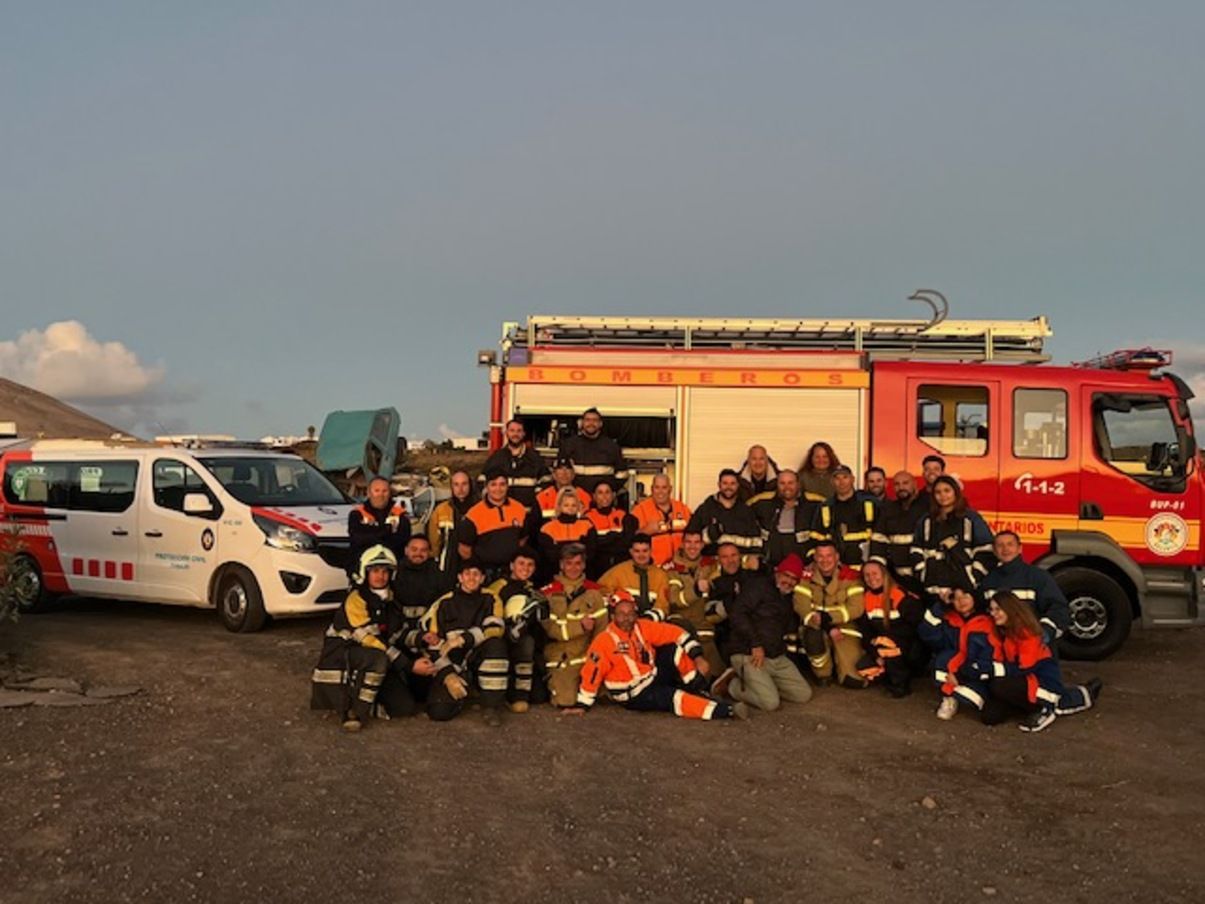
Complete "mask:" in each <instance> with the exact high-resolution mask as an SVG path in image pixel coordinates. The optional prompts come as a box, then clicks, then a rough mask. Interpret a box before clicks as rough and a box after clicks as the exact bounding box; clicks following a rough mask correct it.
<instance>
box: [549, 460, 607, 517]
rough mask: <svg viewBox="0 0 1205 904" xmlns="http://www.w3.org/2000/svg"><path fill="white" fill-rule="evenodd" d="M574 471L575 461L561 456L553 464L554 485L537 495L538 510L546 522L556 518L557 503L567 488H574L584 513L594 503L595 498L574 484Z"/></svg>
mask: <svg viewBox="0 0 1205 904" xmlns="http://www.w3.org/2000/svg"><path fill="white" fill-rule="evenodd" d="M573 478H574V470H573V459H571V458H565V457H564V456H561V457H559V458H557V460H556V461H554V462H553V463H552V484H551V485H550V486H546V487H544V489H542V490H540V492H539V493H537V494H536V508H538V509H539V510H540V517H541V518H542V519H543V520H545V521H550V520H551V519H553V518H555V517H556V501H557V499H559V498H560V496H561V490H563V489H565V487H573V489H574V490H575V491H576V492H577V498H578V501H579V502H580V503H581V505H582V511H583V512H584V511H586V510H587V509H589V508H590V505H591V503H592V502H593V501H594V500H593V497H591V495H590V494H589V493H587V492H586V491H585V490H583V489H582V488H581V487H579V486H577V485H576V484H575V483H574V482H573Z"/></svg>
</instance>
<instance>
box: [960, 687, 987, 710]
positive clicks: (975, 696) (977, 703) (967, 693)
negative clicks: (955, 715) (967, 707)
mask: <svg viewBox="0 0 1205 904" xmlns="http://www.w3.org/2000/svg"><path fill="white" fill-rule="evenodd" d="M954 693H956V694H957V695H958V696H959V697H962V699H964V700H966V701H968V702H969V703H971V704H972V705H973V706H974V707H975V709H983V695H982V694H980V693H978V692H977V691H973V690H971V689H970V688H969V687H967V686H966V685H965V684H960V685H958V686H957V687H956V688H954Z"/></svg>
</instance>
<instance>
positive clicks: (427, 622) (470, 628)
mask: <svg viewBox="0 0 1205 904" xmlns="http://www.w3.org/2000/svg"><path fill="white" fill-rule="evenodd" d="M420 626H421V628H422V633H423V634H435V635H437V636H438V637H439V639H440V640H441V641H445V640H449V639H451V638H453V637H459V638H460V639H461V640H462V641H463V643H464V645H463V646H461V647H460V648H458V649H456V650H453V651H451V652H445V653H441V652H439V649H438V648H437V647H431V648H430V649H428V650H424V652H429V653H430V654H431V658H432V659H434V660H435V667H436V669H443V668H446V667H447V666H449V665H451V666H455V667H456V668H458V669H460V668H462V667H463V664H464V660H465V658H466V657H467V656H468V654H469V653H470V652H471V651H472V650H473V648H474V647H479V646H481V645H482V644H483V643H485V641H487V640H489V639H490V638H492V637H497V638H501V637H502V636H503V634H504V633H505V629H506V625H505V622H504V620H503V615H502V601H501V600H500V599H498V597H497V596H495V595H494V594H493V593H490V592H488V591H485V590H478V591H477V592H475V593H466V592H465V591H464V590H461V589H460V588H459V587H458V588H456V589H455V590H452V591H450V592H448V593H445V594H444V595H443V596H441V597H440V598H439V599H437V600H436V601H435V602H434V603H432V604H431V608H430V609H428V610H427V614H426V615H424V616H423V617H422V619H421V621H420ZM421 644H422V641H421V637H420V645H421ZM423 646H425V645H423Z"/></svg>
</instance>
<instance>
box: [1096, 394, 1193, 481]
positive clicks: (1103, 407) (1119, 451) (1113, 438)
mask: <svg viewBox="0 0 1205 904" xmlns="http://www.w3.org/2000/svg"><path fill="white" fill-rule="evenodd" d="M1092 433H1093V436H1094V438H1095V442H1096V451H1097V453H1098V454H1099V455H1100V457H1101V459H1103V460H1104V461H1106V462H1108V463H1109V464H1110V465H1111V466H1112V467H1113V468H1115V469H1116V470H1118V471H1120V472H1121V473H1122V474H1125V475H1126V476H1127V477H1132V478H1133V479H1134V480H1137V481H1138V482H1139V483H1142V484H1145V485H1146V486H1149V487H1151V488H1152V489H1155V490H1159V491H1161V492H1165V493H1178V492H1183V491H1184V488H1185V483H1186V481H1185V477H1186V472H1187V468H1186V465H1185V462H1184V461H1183V458H1184V456H1183V454H1182V452H1181V448H1180V436H1179V433H1178V432H1177V430H1176V424H1175V421H1174V420H1172V413H1171V409H1170V408H1169V407H1168V405H1167V399H1165V398H1163V397H1162V396H1139V395H1116V394H1112V393H1099V394H1097V395H1094V396H1093V397H1092Z"/></svg>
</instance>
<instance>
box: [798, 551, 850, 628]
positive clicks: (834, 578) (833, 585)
mask: <svg viewBox="0 0 1205 904" xmlns="http://www.w3.org/2000/svg"><path fill="white" fill-rule="evenodd" d="M795 612H796V614H797V615H798V616H799V621H800V625H801V626H802V627H814V628H819V629H820V630H822V631H828V630H829V629H830V628H839V629H840V630H841V633H842V634H844V635H846V636H847V637H852V638H855V639H857V640H861V639H862V632H861V631H859V630H858V628H857V621H858V619H859V618H860V617H861V615H862V612H863V604H862V584H861V582H860V581H859V579H858V573H857V572H856V571H854V570H853V569H852V568H844V567H840V568H838V569H837V571H836V572H834V573H833V574H832V575H831V576H830V577H827V578H826V577H825V576H824V575H822V574H821V573H820V571H819V570H818V569H815V568H809V569H807V570H805V571H804V573H803V580H801V581H800V582H799V583H798V584H797V585H796V587H795ZM813 613H816V614H818V615H819V624H816V625H812V624H809V623H808V618H809V617H810V616H811V615H812V614H813Z"/></svg>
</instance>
